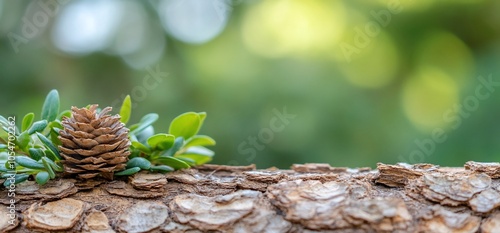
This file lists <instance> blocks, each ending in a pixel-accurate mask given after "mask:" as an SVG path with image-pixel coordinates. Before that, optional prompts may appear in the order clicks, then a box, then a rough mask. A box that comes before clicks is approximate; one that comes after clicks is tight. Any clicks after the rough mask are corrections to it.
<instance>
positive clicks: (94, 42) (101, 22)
mask: <svg viewBox="0 0 500 233" xmlns="http://www.w3.org/2000/svg"><path fill="white" fill-rule="evenodd" d="M121 6H122V5H121V3H120V1H117V0H109V1H98V0H78V1H73V2H70V3H68V5H67V6H66V7H65V8H64V9H62V12H61V13H60V15H59V17H58V18H57V20H56V22H55V25H54V28H53V33H52V40H53V42H54V44H55V46H56V47H57V48H59V49H61V50H62V51H64V52H67V53H73V54H87V53H91V52H95V51H98V50H101V49H104V48H106V46H107V45H108V43H109V41H110V40H111V38H112V36H113V35H114V34H115V31H116V28H117V26H118V24H119V20H120V16H121V14H122V13H123V12H122V9H121Z"/></svg>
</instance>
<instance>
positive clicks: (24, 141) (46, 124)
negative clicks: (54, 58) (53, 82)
mask: <svg viewBox="0 0 500 233" xmlns="http://www.w3.org/2000/svg"><path fill="white" fill-rule="evenodd" d="M59 106H60V103H59V94H58V92H57V90H52V91H50V92H49V94H48V95H47V97H46V98H45V102H44V104H43V107H42V111H41V119H40V120H38V121H35V114H34V113H28V114H26V115H25V116H24V117H23V119H22V122H21V130H19V129H18V128H17V126H16V125H15V123H17V122H15V121H13V120H12V121H9V120H8V118H7V119H6V118H5V117H3V116H0V123H1V124H2V129H3V131H4V132H3V133H2V134H0V154H4V155H5V154H7V155H8V154H11V155H15V159H14V162H12V161H10V162H9V161H8V156H7V157H5V156H0V164H2V165H5V166H2V167H3V168H2V169H1V170H0V175H1V176H2V177H3V176H8V174H9V172H13V171H15V172H16V174H17V175H16V176H15V183H20V182H23V181H25V180H27V179H28V178H29V177H30V176H34V179H35V181H36V182H37V183H38V184H40V185H43V184H45V183H47V182H48V180H49V179H54V178H56V172H62V171H63V169H62V166H61V164H60V160H61V157H60V155H59V150H58V149H57V147H56V145H55V143H54V141H57V136H58V135H59V134H58V133H57V132H59V130H61V129H62V125H61V122H60V121H61V118H62V116H63V115H65V114H66V116H67V111H65V112H63V113H59ZM13 129H14V130H13ZM12 132H14V134H12ZM11 181H12V180H9V179H7V180H6V181H5V182H4V185H5V186H8V185H10V183H11Z"/></svg>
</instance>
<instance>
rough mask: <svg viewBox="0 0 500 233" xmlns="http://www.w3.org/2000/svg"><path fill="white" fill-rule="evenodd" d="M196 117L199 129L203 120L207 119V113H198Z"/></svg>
mask: <svg viewBox="0 0 500 233" xmlns="http://www.w3.org/2000/svg"><path fill="white" fill-rule="evenodd" d="M198 116H200V128H201V126H202V125H203V122H205V118H207V113H206V112H199V113H198Z"/></svg>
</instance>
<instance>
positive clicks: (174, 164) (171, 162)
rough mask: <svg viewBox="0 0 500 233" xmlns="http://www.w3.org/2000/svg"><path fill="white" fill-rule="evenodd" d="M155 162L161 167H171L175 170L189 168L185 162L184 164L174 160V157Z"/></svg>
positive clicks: (159, 159)
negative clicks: (161, 165)
mask: <svg viewBox="0 0 500 233" xmlns="http://www.w3.org/2000/svg"><path fill="white" fill-rule="evenodd" d="M156 161H157V162H159V163H161V164H163V165H167V166H170V167H173V168H174V169H176V170H178V169H183V168H190V167H191V166H189V164H187V163H186V162H184V161H182V160H180V159H176V158H174V157H160V158H158V159H157V160H156Z"/></svg>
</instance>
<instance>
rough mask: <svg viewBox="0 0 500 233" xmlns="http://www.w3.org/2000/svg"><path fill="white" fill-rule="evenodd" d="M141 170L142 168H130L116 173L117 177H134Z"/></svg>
mask: <svg viewBox="0 0 500 233" xmlns="http://www.w3.org/2000/svg"><path fill="white" fill-rule="evenodd" d="M140 170H141V168H140V167H133V168H129V169H127V170H123V171H121V172H117V173H115V176H129V175H133V174H135V173H137V172H139V171H140Z"/></svg>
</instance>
